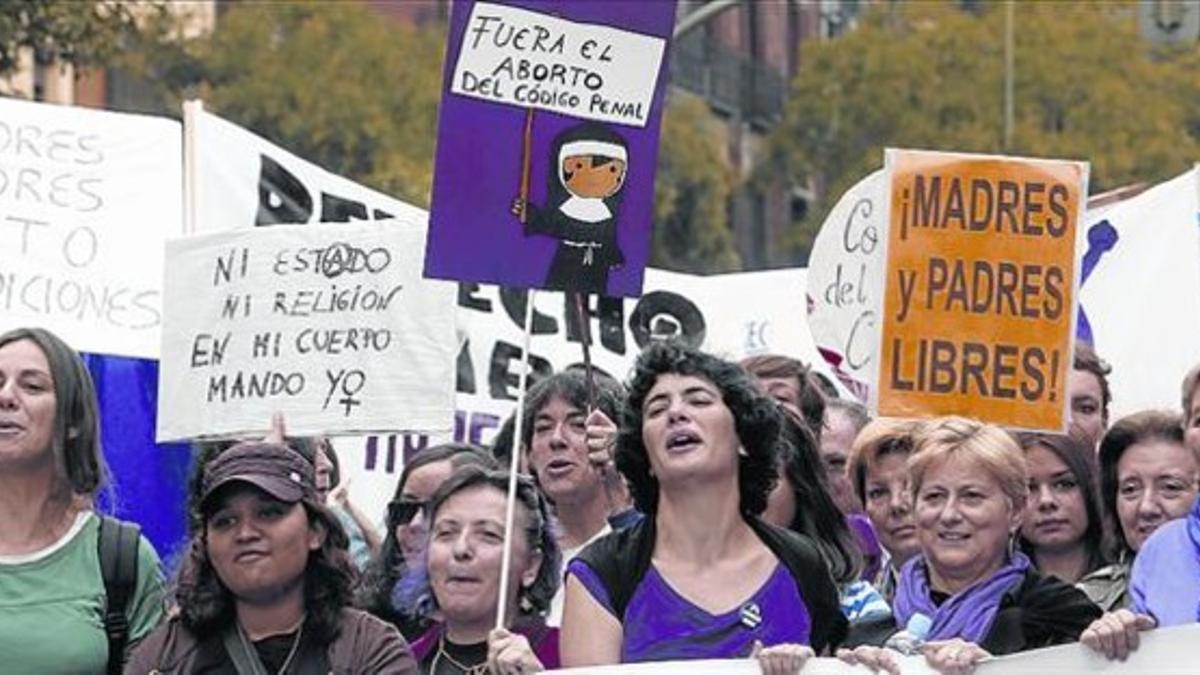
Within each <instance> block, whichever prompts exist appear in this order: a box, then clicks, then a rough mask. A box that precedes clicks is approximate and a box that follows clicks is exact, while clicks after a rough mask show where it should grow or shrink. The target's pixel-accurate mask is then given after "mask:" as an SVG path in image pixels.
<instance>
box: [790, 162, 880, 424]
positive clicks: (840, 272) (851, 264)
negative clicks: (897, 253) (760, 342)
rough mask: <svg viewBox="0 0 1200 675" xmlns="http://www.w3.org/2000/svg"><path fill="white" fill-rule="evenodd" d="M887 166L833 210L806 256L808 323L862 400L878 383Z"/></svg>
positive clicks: (838, 371) (820, 348) (832, 363)
mask: <svg viewBox="0 0 1200 675" xmlns="http://www.w3.org/2000/svg"><path fill="white" fill-rule="evenodd" d="M886 187H887V183H886V180H885V175H884V172H883V171H876V172H875V173H872V174H871V175H869V176H867V177H866V178H864V179H862V180H860V181H859V182H858V183H856V184H855V185H854V186H853V187H851V188H850V189H849V190H847V191H846V193H845V194H843V195H842V197H841V198H840V199H839V200H838V202H837V204H835V205H834V207H833V209H832V210H830V212H829V215H828V216H827V217H826V218H825V222H824V223H823V224H822V225H821V231H820V232H819V233H818V234H817V238H816V240H815V241H814V242H813V248H812V254H811V255H810V256H809V259H808V264H809V267H808V324H809V328H810V329H811V330H812V337H813V341H814V342H815V343H816V346H817V349H818V351H820V353H821V356H822V358H823V359H824V360H825V362H826V363H828V364H829V367H830V368H832V369H833V371H834V372H835V373H836V374H837V376H838V378H839V379H840V380H841V382H842V384H844V385H846V387H847V388H848V389H849V390H850V391H851V392H853V393H854V395H855V396H856V397H857V398H858V399H859V400H861V401H863V402H864V403H865V402H866V401H867V398H868V394H869V392H870V390H871V389H872V388H874V387H875V377H876V374H877V373H876V370H877V366H878V362H879V325H880V324H879V312H880V307H881V306H882V296H883V263H884V259H883V246H882V244H883V242H884V241H885V240H886V238H887V233H888V229H887V208H886V204H885V201H886V200H887V190H886V189H885V188H886Z"/></svg>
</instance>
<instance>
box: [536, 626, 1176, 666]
mask: <svg viewBox="0 0 1200 675" xmlns="http://www.w3.org/2000/svg"><path fill="white" fill-rule="evenodd" d="M1198 640H1200V625H1195V624H1193V625H1190V626H1177V627H1174V628H1159V629H1157V630H1152V631H1149V632H1146V633H1142V635H1141V646H1140V647H1139V648H1138V650H1137V651H1135V652H1134V653H1132V654H1130V655H1129V658H1128V659H1127V660H1125V661H1109V660H1107V659H1105V658H1104V657H1103V656H1101V655H1099V654H1097V653H1095V652H1093V651H1092V650H1091V649H1088V648H1086V647H1084V646H1083V645H1080V644H1069V645H1062V646H1059V647H1049V648H1047V649H1035V650H1032V651H1027V652H1021V653H1020V654H1012V655H1010V656H1001V657H998V658H992V659H988V660H986V661H984V662H983V663H980V664H979V665H978V666H977V667H976V668H975V672H976V673H978V675H1044V674H1045V673H1054V674H1055V675H1059V674H1063V675H1074V674H1076V673H1078V674H1079V675H1083V674H1084V673H1112V674H1113V675H1144V674H1146V673H1155V674H1158V673H1194V672H1196V663H1195V660H1196V656H1195V654H1196V642H1197V641H1198ZM899 661H900V672H901V673H904V675H927V674H930V675H931V674H932V673H934V672H935V671H934V670H933V669H931V668H929V667H928V666H926V665H925V657H923V656H907V657H900V659H899ZM549 672H563V673H571V674H572V675H617V674H618V673H621V674H625V673H630V674H632V675H638V674H639V673H646V674H649V673H654V674H655V675H759V673H761V672H762V670H761V669H760V668H759V667H758V664H757V663H755V662H754V661H752V660H750V659H740V660H724V661H716V660H710V661H666V662H658V663H626V664H621V665H619V666H603V667H592V668H572V669H570V670H561V671H549ZM800 672H801V673H802V674H803V675H850V674H853V673H868V672H871V671H870V670H869V669H868V668H867V667H866V666H849V665H846V664H844V663H842V662H841V661H838V660H837V659H832V658H819V659H810V660H809V661H808V663H806V664H804V669H803V670H801V671H800Z"/></svg>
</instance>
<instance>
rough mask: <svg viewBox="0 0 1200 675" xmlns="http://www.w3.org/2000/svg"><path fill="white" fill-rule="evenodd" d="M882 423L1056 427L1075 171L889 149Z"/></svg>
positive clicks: (1077, 195) (1070, 165)
mask: <svg viewBox="0 0 1200 675" xmlns="http://www.w3.org/2000/svg"><path fill="white" fill-rule="evenodd" d="M886 168H887V171H888V175H889V188H890V218H889V228H888V230H889V231H888V237H887V252H886V260H887V262H886V270H885V271H886V276H885V281H884V293H883V298H884V299H883V321H882V327H881V331H880V350H879V355H880V359H879V368H880V370H879V379H878V383H879V384H878V387H877V388H876V390H875V401H874V402H875V404H876V406H877V409H878V410H879V413H880V414H881V415H894V416H901V417H928V416H935V415H949V414H957V415H966V416H969V417H975V418H978V419H980V420H983V421H986V422H992V423H995V424H1000V425H1005V426H1012V427H1018V428H1023V429H1041V430H1063V429H1065V426H1066V419H1067V418H1066V409H1067V408H1066V406H1067V403H1068V400H1067V399H1068V396H1067V392H1066V387H1067V374H1068V368H1070V367H1071V359H1072V354H1073V340H1072V336H1073V333H1074V329H1075V315H1076V293H1075V290H1076V288H1077V286H1078V283H1077V280H1076V276H1077V273H1076V268H1075V267H1076V266H1075V242H1076V231H1077V228H1078V224H1079V219H1080V212H1079V210H1080V204H1081V200H1082V199H1083V198H1084V195H1086V193H1087V176H1088V166H1087V164H1086V163H1082V162H1070V161H1053V160H1040V159H1022V158H1013V157H998V156H986V155H963V154H951V153H939V152H922V151H910V150H888V151H887V153H886Z"/></svg>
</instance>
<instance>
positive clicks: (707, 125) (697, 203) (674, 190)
mask: <svg viewBox="0 0 1200 675" xmlns="http://www.w3.org/2000/svg"><path fill="white" fill-rule="evenodd" d="M725 135H726V132H725V130H724V128H723V126H722V124H721V123H720V121H718V120H717V119H716V118H715V117H714V116H713V114H712V112H710V111H709V109H708V106H707V105H706V104H705V103H704V102H703V101H701V100H700V99H698V98H696V97H694V96H690V95H687V94H683V93H680V92H676V93H674V94H673V95H672V96H671V98H670V99H669V101H668V103H667V108H666V110H665V111H664V114H663V126H662V142H661V146H660V148H659V154H658V177H657V181H656V184H655V195H654V246H653V248H652V249H651V256H650V264H651V265H654V266H655V267H662V268H665V269H670V270H675V271H679V272H691V273H715V272H733V271H736V270H738V269H740V268H741V260H740V259H739V258H738V254H737V247H736V246H734V241H733V231H732V230H731V229H730V227H729V216H728V203H729V197H730V194H731V192H732V190H733V181H734V176H733V170H732V168H731V167H730V165H729V161H728V159H727V151H726V149H725V142H724V140H723V139H724V138H725Z"/></svg>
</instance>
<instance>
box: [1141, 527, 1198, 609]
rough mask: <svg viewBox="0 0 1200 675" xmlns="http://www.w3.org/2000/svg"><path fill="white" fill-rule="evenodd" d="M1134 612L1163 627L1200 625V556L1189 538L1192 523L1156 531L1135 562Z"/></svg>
mask: <svg viewBox="0 0 1200 675" xmlns="http://www.w3.org/2000/svg"><path fill="white" fill-rule="evenodd" d="M1129 597H1130V598H1131V600H1132V602H1131V604H1132V609H1133V611H1135V612H1137V613H1139V614H1149V615H1150V616H1153V617H1154V619H1155V620H1156V621H1158V625H1159V626H1180V625H1184V624H1189V623H1196V622H1197V621H1200V554H1198V553H1197V551H1196V548H1195V547H1194V546H1193V545H1192V540H1191V538H1190V537H1189V536H1188V519H1187V518H1179V519H1177V520H1173V521H1171V522H1169V523H1167V524H1166V525H1163V526H1162V527H1160V528H1158V529H1157V530H1155V532H1154V534H1152V535H1150V538H1149V539H1147V540H1146V543H1144V544H1142V548H1141V550H1139V551H1138V554H1137V557H1136V558H1134V559H1133V571H1132V572H1131V573H1130V578H1129Z"/></svg>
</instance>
